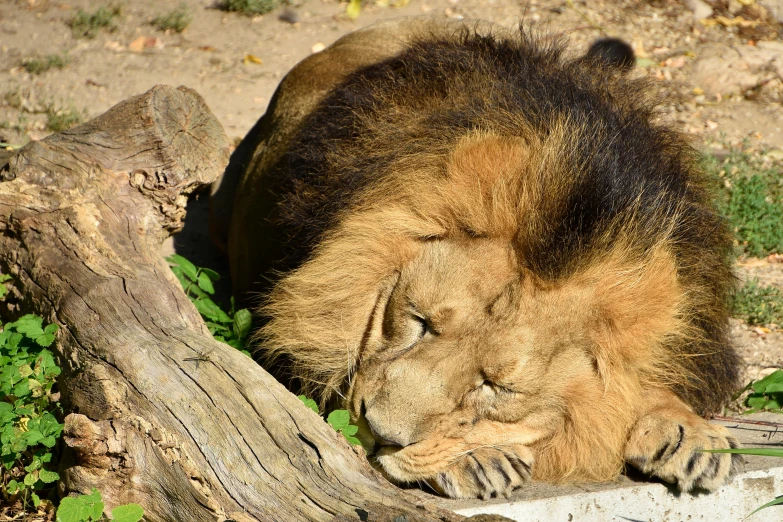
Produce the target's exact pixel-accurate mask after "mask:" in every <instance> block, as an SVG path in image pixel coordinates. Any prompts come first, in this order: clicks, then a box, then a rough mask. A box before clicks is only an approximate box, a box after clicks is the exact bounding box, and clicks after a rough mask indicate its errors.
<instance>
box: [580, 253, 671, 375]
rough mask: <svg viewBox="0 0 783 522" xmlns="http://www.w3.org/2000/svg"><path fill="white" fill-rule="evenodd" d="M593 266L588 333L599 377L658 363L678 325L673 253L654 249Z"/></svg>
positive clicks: (590, 277)
mask: <svg viewBox="0 0 783 522" xmlns="http://www.w3.org/2000/svg"><path fill="white" fill-rule="evenodd" d="M592 272H593V273H592V274H591V275H590V276H589V279H590V280H591V281H590V283H591V286H592V288H593V292H592V295H593V300H594V302H593V310H594V316H593V318H594V323H593V324H594V328H593V332H592V334H593V336H594V350H595V353H594V355H595V359H596V362H597V365H598V370H599V372H600V373H601V375H602V377H604V378H608V376H609V374H610V373H611V372H612V371H613V370H615V369H627V370H633V369H634V368H636V369H642V368H649V367H650V365H655V364H657V363H658V362H657V359H658V356H659V355H660V352H661V349H662V346H663V344H664V343H665V342H666V338H667V337H668V336H670V335H673V334H676V333H677V332H679V331H680V330H682V313H681V307H682V303H683V295H682V288H681V287H680V284H679V282H678V278H677V268H676V265H675V263H674V259H673V257H672V255H671V254H670V253H669V252H668V251H666V250H665V249H657V250H656V251H654V252H653V253H651V254H649V255H647V256H645V257H644V258H643V259H641V260H639V261H638V262H636V263H627V262H626V263H622V262H616V260H612V259H610V260H609V261H608V263H606V264H602V265H601V266H599V267H597V268H596V269H594V270H592Z"/></svg>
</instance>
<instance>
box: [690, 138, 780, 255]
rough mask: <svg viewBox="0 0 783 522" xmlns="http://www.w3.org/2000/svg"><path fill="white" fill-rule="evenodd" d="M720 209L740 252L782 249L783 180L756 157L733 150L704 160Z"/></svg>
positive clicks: (759, 252)
mask: <svg viewBox="0 0 783 522" xmlns="http://www.w3.org/2000/svg"><path fill="white" fill-rule="evenodd" d="M704 167H705V169H706V171H707V172H708V173H709V174H710V175H711V178H712V184H713V188H714V195H715V198H714V200H715V204H716V207H717V210H718V211H719V212H720V213H722V214H723V215H724V216H726V218H728V220H729V224H730V226H731V228H732V230H733V231H734V234H735V237H736V240H737V247H738V250H739V253H740V254H746V255H750V256H756V257H761V256H765V255H768V254H770V253H773V252H783V227H781V226H780V224H781V223H783V180H781V176H780V172H779V170H778V169H775V168H772V167H769V166H765V165H764V164H762V163H761V159H760V158H759V157H757V156H751V155H750V154H746V153H742V152H738V151H734V152H732V153H731V154H730V155H729V156H728V157H727V158H726V159H725V160H723V161H722V162H721V161H719V160H717V159H716V158H714V157H706V158H705V159H704Z"/></svg>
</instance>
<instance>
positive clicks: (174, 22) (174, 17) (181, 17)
mask: <svg viewBox="0 0 783 522" xmlns="http://www.w3.org/2000/svg"><path fill="white" fill-rule="evenodd" d="M191 21H193V16H192V15H191V14H190V10H189V9H188V4H185V3H182V4H179V6H177V8H176V9H174V10H173V11H170V12H168V13H166V14H164V15H160V16H158V17H156V18H155V19H154V20H152V25H154V26H155V27H156V28H157V29H159V30H161V31H173V32H175V33H181V32H182V31H184V30H185V29H186V28H187V27H188V25H190V22H191Z"/></svg>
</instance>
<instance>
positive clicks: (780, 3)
mask: <svg viewBox="0 0 783 522" xmlns="http://www.w3.org/2000/svg"><path fill="white" fill-rule="evenodd" d="M759 4H761V5H762V6H764V7H765V8H766V9H767V11H768V12H769V15H770V16H771V17H772V18H774V19H775V21H776V22H778V23H781V24H783V0H759Z"/></svg>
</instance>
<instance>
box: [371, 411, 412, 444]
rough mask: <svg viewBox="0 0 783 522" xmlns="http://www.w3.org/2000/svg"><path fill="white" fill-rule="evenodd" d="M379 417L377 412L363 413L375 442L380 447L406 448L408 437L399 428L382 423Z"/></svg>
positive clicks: (408, 442)
mask: <svg viewBox="0 0 783 522" xmlns="http://www.w3.org/2000/svg"><path fill="white" fill-rule="evenodd" d="M379 417H380V415H378V413H377V412H373V411H369V412H367V413H365V419H366V420H367V426H369V428H370V432H371V433H372V436H373V438H374V439H375V442H377V443H378V444H380V445H381V446H407V445H408V444H410V440H409V437H408V436H406V435H405V434H404V433H403V432H402V430H401V429H399V427H395V426H394V425H388V424H389V423H388V422H382V421H381V419H380V418H379Z"/></svg>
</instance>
